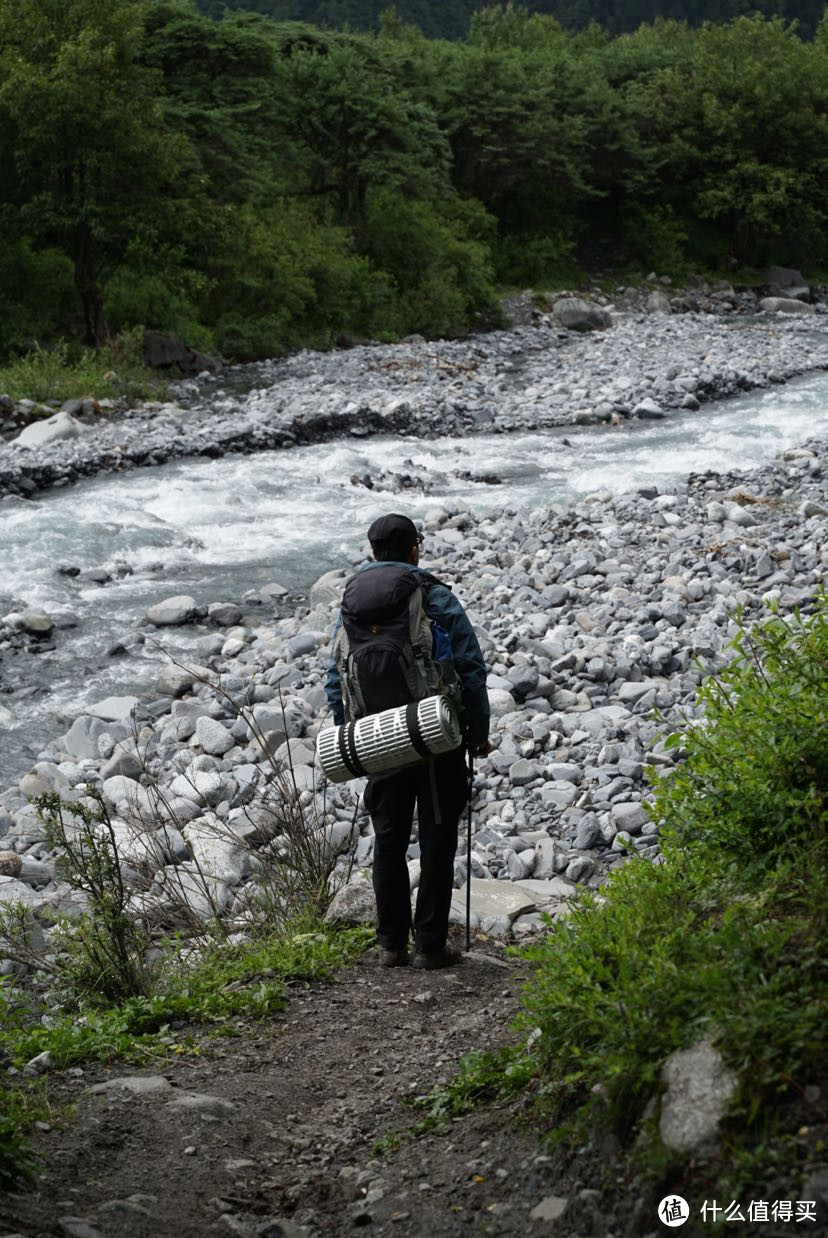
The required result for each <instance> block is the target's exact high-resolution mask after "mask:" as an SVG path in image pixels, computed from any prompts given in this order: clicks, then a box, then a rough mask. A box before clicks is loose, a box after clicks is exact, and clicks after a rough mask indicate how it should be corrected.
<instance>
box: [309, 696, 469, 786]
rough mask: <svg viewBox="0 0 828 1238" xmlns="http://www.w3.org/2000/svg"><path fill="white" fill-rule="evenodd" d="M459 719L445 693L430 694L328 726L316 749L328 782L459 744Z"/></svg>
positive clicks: (401, 763) (393, 766) (398, 764)
mask: <svg viewBox="0 0 828 1238" xmlns="http://www.w3.org/2000/svg"><path fill="white" fill-rule="evenodd" d="M461 741H462V735H461V732H460V721H459V719H458V717H457V713H456V711H455V709H454V707H453V706H452V704H451V702H450V701H449V700H448V699H447V698H446V697H444V696H427V697H426V698H425V700H423V701H412V703H411V704H410V705H400V706H399V707H398V708H397V709H386V710H383V712H382V713H381V714H369V715H368V717H367V718H360V719H359V721H357V722H346V723H345V724H344V726H331V727H326V728H325V729H324V730H323V731H320V732H319V734H318V735H317V737H316V754H317V757H318V758H319V764H320V765H321V766H322V770H323V773H324V774H325V777H326V778H327V779H328V781H329V782H348V780H349V779H351V778H363V777H365V775H366V774H381V773H384V772H385V771H386V770H389V769H398V768H402V767H404V766H406V765H417V764H419V763H421V762H422V761H427V760H429V758H430V757H432V756H439V755H440V754H441V753H443V752H451V751H452V750H453V749H454V748H459V747H460V743H461Z"/></svg>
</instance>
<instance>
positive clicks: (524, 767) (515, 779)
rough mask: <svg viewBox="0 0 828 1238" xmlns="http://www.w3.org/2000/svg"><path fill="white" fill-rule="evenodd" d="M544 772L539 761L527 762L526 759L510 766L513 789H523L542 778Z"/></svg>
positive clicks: (522, 758) (521, 759) (510, 779)
mask: <svg viewBox="0 0 828 1238" xmlns="http://www.w3.org/2000/svg"><path fill="white" fill-rule="evenodd" d="M542 774H543V771H542V769H541V766H540V765H539V764H538V762H537V761H527V760H526V759H525V758H524V757H521V758H520V759H519V760H517V761H515V762H514V764H513V765H510V766H509V781H510V782H511V784H512V786H513V787H523V786H525V785H526V784H527V783H529V782H534V781H535V779H536V778H540V777H542Z"/></svg>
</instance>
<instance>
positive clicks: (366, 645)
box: [326, 513, 489, 968]
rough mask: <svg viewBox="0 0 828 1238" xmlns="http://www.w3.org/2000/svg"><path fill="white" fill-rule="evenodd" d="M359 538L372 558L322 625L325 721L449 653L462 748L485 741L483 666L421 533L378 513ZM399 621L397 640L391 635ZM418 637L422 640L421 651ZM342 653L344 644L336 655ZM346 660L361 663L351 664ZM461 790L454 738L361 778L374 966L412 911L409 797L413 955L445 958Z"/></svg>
mask: <svg viewBox="0 0 828 1238" xmlns="http://www.w3.org/2000/svg"><path fill="white" fill-rule="evenodd" d="M368 539H369V541H370V543H371V548H372V550H373V552H374V562H373V563H368V564H366V565H364V566H363V567H362V568H361V569H360V570H359V572H357V573H356V575H355V576H353V577H351V579H350V580H349V581H348V582H347V584H346V586H345V594H344V596H343V607H342V611H341V613H340V615H339V618H338V619H337V625H336V629H335V633H334V644H333V652H332V654H331V659H330V663H329V666H328V680H327V685H326V692H327V695H328V701H329V703H330V705H331V709H332V711H333V716H334V722H336V723H337V724H340V725H341V724H342V723H344V722H345V721H346V720H348V721H351V720H353V718H354V716H364V714H366V713H373V712H376V709H375V708H372V706H373V705H376V704H377V703H380V702H383V701H386V702H387V701H391V700H392V698H393V704H404V703H406V701H411V700H416V699H418V697H419V696H422V695H424V694H425V693H426V692H427V691H428V690H429V689H430V688H431V687H433V686H434V681H433V680H430V679H429V676H430V675H431V674H433V673H434V672H433V669H432V668H431V664H433V663H435V662H440V661H445V662H450V663H451V666H452V668H453V672H454V673H456V677H457V679H458V680H459V686H460V696H461V699H462V711H463V723H464V731H465V742H466V747H467V748H468V749H469V750H470V751H471V752H473V753H474V752H484V751H488V732H489V701H488V694H487V692H486V666H485V663H484V661H483V655H482V653H481V650H480V645H479V643H478V641H477V637H476V636H475V634H474V629H473V628H472V625H471V623H470V621H469V618H468V616H467V614H466V612H465V610H464V609H463V607H462V606H461V604H460V603H459V601H458V600H457V599H456V597H455V596H454V594H453V593H452V591H451V589H450V588H449V587H448V586H447V585H445V584H443V583H442V582H441V581H439V580H437V579H436V578H435V577H433V576H431V574H430V573H428V572H426V571H425V570H424V569H423V568H421V567H420V566H419V559H420V542H421V540H422V539H421V536H420V534H419V533H418V531H417V528H416V526H415V525H414V523H413V521H411V520H409V518H408V517H407V516H401V515H398V514H396V513H393V514H391V515H388V516H381V517H380V518H379V519H378V520H375V521H374V523H373V524H372V525H371V527H370V529H369V530H368ZM369 573H370V575H368V574H369ZM415 590H417V591H421V598H422V611H423V612H424V617H425V623H426V624H429V625H430V631H429V634H428V638H427V637H426V636H425V634H423V636H422V638H421V639H420V640H419V645H420V647H421V653H422V654H423V657H422V659H421V661H422V664H423V665H422V666H421V667H419V668H418V667H417V666H416V665H415V666H408V665H407V663H406V658H407V654H406V652H405V649H403V646H406V647H407V646H409V645H411V646H413V645H414V644H416V641H415V639H414V635H413V633H414V631H415V626H412V625H416V624H419V623H420V620H419V618H417V617H416V616H417V609H418V598H417V596H416V595H415ZM403 612H405V613H404V614H403ZM412 616H414V619H412ZM406 626H407V628H408V636H409V640H408V642H406V641H405V640H404V639H401V638H402V637H404V635H405V633H406ZM343 629H344V631H343ZM366 630H367V631H366ZM435 632H436V634H437V635H436V641H435ZM372 638H373V641H372ZM427 639H431V641H432V644H431V647H430V648H428V650H427V651H426V650H425V645H426V641H427ZM446 641H447V645H448V653H450V658H448V659H447V658H446V657H445V654H446V649H445V648H444V647H443V648H441V649H440V650H439V652H440V653H441V654H442V655H443V657H441V658H439V657H438V658H435V652H436V645H437V644H442V645H443V646H445V643H446ZM352 645H356V649H355V650H354V649H352ZM400 650H402V651H403V656H402V657H400ZM343 651H347V652H346V653H345V656H343ZM426 652H427V655H428V656H427V657H426V656H425V654H426ZM356 654H358V655H359V656H358V658H357V657H356ZM348 655H350V659H349V660H348ZM355 660H356V661H358V662H360V663H361V665H359V666H358V667H357V668H356V669H354V661H355ZM395 660H396V661H395ZM416 660H417V659H416V656H415V658H414V661H415V662H416ZM346 661H347V665H346ZM426 663H428V664H429V666H428V668H426ZM343 688H344V692H343ZM398 698H399V699H398ZM379 707H380V708H388V707H391V706H389V705H388V704H385V705H383V704H380V706H379ZM467 795H468V787H467V783H466V766H465V758H464V749H463V747H460V748H458V749H457V750H456V751H454V752H448V753H445V754H444V755H442V756H439V757H435V758H433V759H432V760H431V761H429V762H428V763H426V764H424V765H420V766H417V767H414V768H408V769H402V770H397V771H392V772H390V773H387V774H381V775H375V776H374V777H371V778H369V780H368V785H367V787H366V791H365V806H366V808H367V809H368V811H369V813H370V814H371V819H372V822H373V825H374V835H375V841H374V866H373V881H374V890H375V893H376V897H377V938H378V940H379V943H380V947H381V958H382V962H383V964H384V965H385V966H398V965H401V964H404V963H407V962H408V937H409V933H410V930H411V927H412V920H411V899H410V890H409V877H408V866H407V863H406V852H407V849H408V843H409V837H410V833H411V824H412V820H413V813H414V807H415V804H416V806H417V819H418V826H419V842H420V864H421V871H420V884H419V887H418V891H417V905H416V910H415V914H414V923H413V927H414V936H415V946H416V953H415V955H414V965H415V966H417V967H425V968H433V967H444V966H446V965H447V964H449V963H452V962H454V961H455V959H456V956H454V955H453V954H451V952H450V951H448V950H447V949H446V937H447V934H448V916H449V910H450V906H451V891H452V888H453V885H454V854H455V850H456V846H457V823H458V821H459V817H460V814H461V812H462V811H463V807H464V805H465V803H466V800H467Z"/></svg>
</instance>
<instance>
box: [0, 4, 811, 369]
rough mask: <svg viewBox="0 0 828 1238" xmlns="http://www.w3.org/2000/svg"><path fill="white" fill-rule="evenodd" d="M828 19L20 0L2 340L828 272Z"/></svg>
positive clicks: (432, 321) (363, 332)
mask: <svg viewBox="0 0 828 1238" xmlns="http://www.w3.org/2000/svg"><path fill="white" fill-rule="evenodd" d="M827 103H828V26H826V24H825V22H823V23H822V25H821V26H820V27H819V28H818V30H817V31H816V34H815V37H814V38H813V40H811V41H808V40H806V39H804V38H803V37H800V34H799V33H798V32H797V30H796V29H795V28H794V27H793V26H788V25H786V24H785V23H784V21H783V20H781V19H768V18H762V17H754V18H744V17H740V18H736V19H734V20H733V21H732V22H730V23H729V24H726V25H717V26H713V25H709V26H704V27H702V28H701V29H693V28H691V27H690V26H689V25H686V24H684V23H682V22H675V21H662V20H658V21H656V22H654V23H653V24H651V25H645V26H642V27H641V28H640V29H638V30H636V31H635V32H634V33H630V34H622V35H618V36H612V35H610V34H609V33H607V32H605V31H603V30H602V29H600V28H599V27H598V26H595V25H593V26H590V27H588V28H587V29H586V30H583V31H574V32H572V31H568V30H566V29H564V28H563V27H562V26H561V25H560V24H559V23H558V22H557V21H556V20H555V19H554V18H553V17H551V16H548V15H544V14H539V13H534V14H530V13H529V12H528V11H526V10H525V9H522V8H521V7H519V6H518V7H509V8H508V9H505V10H503V9H500V8H490V9H484V10H482V11H480V12H476V13H474V14H473V16H472V20H471V25H470V29H469V33H468V35H467V37H466V38H465V39H463V40H462V41H457V42H448V41H444V40H441V39H428V38H426V37H425V36H424V35H423V34H422V33H421V32H420V31H419V30H418V29H417V28H415V27H413V26H408V25H406V24H405V23H404V22H402V21H401V20H400V19H399V18H398V17H397V16H396V15H395V14H394V13H393V12H388V13H386V14H384V15H383V17H382V19H381V22H380V26H379V30H378V31H377V32H376V33H362V34H358V33H354V32H352V31H344V32H337V31H333V30H330V29H321V28H318V27H314V26H311V25H307V24H302V23H300V22H296V21H276V20H273V19H272V18H271V17H268V16H266V15H264V14H261V13H255V12H250V11H232V10H228V11H227V12H226V13H225V14H224V15H223V16H222V17H220V18H218V19H215V20H214V19H213V18H211V17H208V16H205V15H204V14H203V13H202V12H200V11H199V9H198V8H197V7H196V6H195V4H193V3H191V2H190V0H95V3H92V0H31V2H30V3H28V4H26V5H25V6H23V7H22V8H21V6H20V5H18V4H17V3H15V0H0V158H2V161H3V166H4V167H7V168H11V169H13V174H12V175H10V176H8V177H4V179H3V184H2V185H0V241H2V244H0V279H1V280H2V284H3V288H4V290H5V306H4V314H3V317H2V321H0V357H1V356H4V355H5V356H8V355H10V354H15V353H21V352H25V351H27V350H29V349H31V347H32V345H33V344H34V343H40V344H42V345H47V346H48V345H51V343H52V342H54V341H55V340H57V339H59V338H62V337H63V338H67V339H75V340H81V341H84V342H85V343H86V344H87V345H92V346H95V347H100V346H101V345H103V344H104V343H106V341H107V340H109V339H111V338H112V337H114V336H116V335H118V334H119V333H121V332H124V331H130V330H135V329H136V328H139V327H149V328H155V329H159V330H163V331H173V332H175V333H177V334H179V335H180V336H182V337H183V338H184V339H186V341H187V343H188V344H191V345H193V346H194V347H196V348H200V349H202V350H207V351H209V350H215V351H218V352H220V353H221V354H223V355H225V356H226V357H228V358H232V359H246V358H255V357H262V356H265V355H272V354H275V353H279V352H283V351H285V350H287V349H291V348H296V347H300V346H319V347H325V346H328V345H330V344H332V343H333V342H335V341H337V340H338V339H339V338H341V337H342V336H349V337H358V338H364V337H372V338H381V339H390V338H396V337H399V336H403V335H405V334H407V333H412V332H420V333H423V334H427V335H453V334H458V333H462V332H465V331H468V330H470V329H474V328H478V327H483V326H486V325H490V324H495V323H497V322H498V321H499V309H498V303H497V298H496V295H495V290H496V287H497V285H498V284H507V285H518V286H525V285H527V284H532V285H534V286H537V287H543V286H555V285H558V286H560V284H561V282H566V281H569V280H571V279H572V277H573V275H576V274H577V272H578V271H579V270H582V269H592V270H594V269H597V268H602V267H611V268H612V269H614V270H615V271H621V272H623V271H627V272H630V273H635V272H637V273H638V275H639V276H642V275H644V274H646V272H648V271H649V270H651V269H654V268H655V269H657V270H658V271H660V272H662V273H663V272H668V273H671V274H674V275H681V274H682V273H687V272H688V271H690V270H692V269H701V270H707V271H717V272H724V273H730V272H731V271H732V270H733V268H734V265H750V266H753V267H754V268H756V269H761V267H762V265H763V264H765V263H767V262H770V261H773V262H782V263H786V264H790V265H805V266H806V267H807V268H809V269H810V270H812V271H814V272H816V271H818V270H820V269H823V268H824V267H825V265H826V263H828V252H826V236H828V228H827V227H826V224H828V191H826V188H825V187H826V185H827V184H828V176H826V171H827V170H828V169H827V168H826V164H827V163H828V132H827V131H826V130H827V127H828V119H826V118H828V106H826V104H827Z"/></svg>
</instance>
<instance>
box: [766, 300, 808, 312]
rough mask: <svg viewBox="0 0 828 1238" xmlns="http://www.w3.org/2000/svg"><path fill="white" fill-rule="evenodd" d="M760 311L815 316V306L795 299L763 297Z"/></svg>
mask: <svg viewBox="0 0 828 1238" xmlns="http://www.w3.org/2000/svg"><path fill="white" fill-rule="evenodd" d="M759 308H760V310H764V311H765V313H766V314H815V313H816V310H815V309H814V307H813V305H807V304H806V303H805V302H804V301H798V300H796V299H795V298H794V297H763V298H762V300H761V301H760V302H759Z"/></svg>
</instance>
